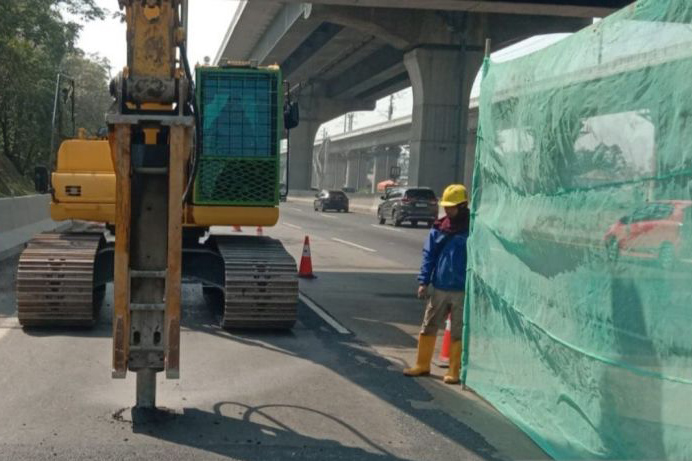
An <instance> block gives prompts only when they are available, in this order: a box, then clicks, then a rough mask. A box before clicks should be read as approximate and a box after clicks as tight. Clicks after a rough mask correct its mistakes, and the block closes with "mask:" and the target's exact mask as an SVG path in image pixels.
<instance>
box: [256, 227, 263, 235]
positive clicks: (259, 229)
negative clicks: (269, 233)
mask: <svg viewBox="0 0 692 461" xmlns="http://www.w3.org/2000/svg"><path fill="white" fill-rule="evenodd" d="M257 235H260V236H261V235H264V233H263V232H262V226H257Z"/></svg>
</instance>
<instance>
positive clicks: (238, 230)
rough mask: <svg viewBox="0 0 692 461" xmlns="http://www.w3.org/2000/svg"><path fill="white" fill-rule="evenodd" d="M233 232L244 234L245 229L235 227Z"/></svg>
mask: <svg viewBox="0 0 692 461" xmlns="http://www.w3.org/2000/svg"><path fill="white" fill-rule="evenodd" d="M233 232H243V229H241V228H240V226H233Z"/></svg>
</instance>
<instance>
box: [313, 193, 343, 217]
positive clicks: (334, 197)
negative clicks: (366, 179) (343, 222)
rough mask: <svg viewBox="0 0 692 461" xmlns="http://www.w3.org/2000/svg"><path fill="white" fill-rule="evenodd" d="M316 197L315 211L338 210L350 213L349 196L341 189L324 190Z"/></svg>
mask: <svg viewBox="0 0 692 461" xmlns="http://www.w3.org/2000/svg"><path fill="white" fill-rule="evenodd" d="M315 197H316V199H315V201H314V202H313V205H314V208H315V211H318V210H319V211H326V210H336V211H344V212H346V213H348V197H346V194H344V193H343V192H341V191H340V190H323V191H322V192H320V193H319V194H317V195H315Z"/></svg>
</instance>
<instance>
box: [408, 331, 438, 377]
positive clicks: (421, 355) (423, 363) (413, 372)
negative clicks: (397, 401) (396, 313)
mask: <svg viewBox="0 0 692 461" xmlns="http://www.w3.org/2000/svg"><path fill="white" fill-rule="evenodd" d="M436 339H437V336H433V335H418V357H417V358H416V365H415V366H413V367H411V368H405V369H404V374H405V375H406V376H425V375H429V374H430V362H431V361H432V356H433V354H434V353H435V340H436Z"/></svg>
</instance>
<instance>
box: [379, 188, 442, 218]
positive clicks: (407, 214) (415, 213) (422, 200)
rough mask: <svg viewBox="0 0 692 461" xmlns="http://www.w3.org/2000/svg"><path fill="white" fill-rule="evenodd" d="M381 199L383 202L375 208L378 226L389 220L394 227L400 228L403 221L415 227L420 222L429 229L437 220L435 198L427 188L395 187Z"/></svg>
mask: <svg viewBox="0 0 692 461" xmlns="http://www.w3.org/2000/svg"><path fill="white" fill-rule="evenodd" d="M381 198H382V200H383V202H382V203H380V205H379V206H378V207H377V219H378V220H379V222H380V224H385V223H386V222H387V220H388V219H389V220H391V222H392V224H394V225H395V226H401V223H403V222H404V221H408V222H410V223H411V225H413V226H417V225H418V223H419V222H421V221H422V222H425V223H426V224H427V225H428V227H430V226H432V224H433V222H434V221H435V220H436V219H437V215H438V210H439V209H438V205H437V197H435V192H433V191H432V189H429V188H427V187H408V188H407V187H403V188H402V187H395V188H391V189H387V192H386V193H385V195H383V196H382V197H381Z"/></svg>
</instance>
